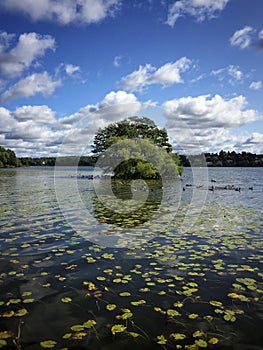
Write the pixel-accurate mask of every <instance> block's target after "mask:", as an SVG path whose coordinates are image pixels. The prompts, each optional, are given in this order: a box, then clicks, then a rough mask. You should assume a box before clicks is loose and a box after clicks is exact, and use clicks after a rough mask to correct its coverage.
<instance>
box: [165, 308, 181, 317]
mask: <svg viewBox="0 0 263 350" xmlns="http://www.w3.org/2000/svg"><path fill="white" fill-rule="evenodd" d="M166 313H167V315H168V316H171V317H175V316H180V313H179V312H178V311H177V310H173V309H169V310H167V311H166Z"/></svg>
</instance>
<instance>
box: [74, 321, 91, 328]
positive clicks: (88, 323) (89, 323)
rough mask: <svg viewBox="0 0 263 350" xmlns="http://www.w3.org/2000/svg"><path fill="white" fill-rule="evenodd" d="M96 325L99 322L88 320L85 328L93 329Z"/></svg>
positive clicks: (84, 324)
mask: <svg viewBox="0 0 263 350" xmlns="http://www.w3.org/2000/svg"><path fill="white" fill-rule="evenodd" d="M96 324H97V322H96V321H95V320H88V321H86V322H84V323H83V326H84V327H85V328H91V327H94V326H95V325H96ZM71 329H72V328H71Z"/></svg>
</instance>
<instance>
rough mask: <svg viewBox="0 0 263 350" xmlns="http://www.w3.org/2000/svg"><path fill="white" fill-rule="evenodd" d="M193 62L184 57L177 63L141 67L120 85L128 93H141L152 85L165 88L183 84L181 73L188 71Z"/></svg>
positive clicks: (123, 79) (124, 78)
mask: <svg viewBox="0 0 263 350" xmlns="http://www.w3.org/2000/svg"><path fill="white" fill-rule="evenodd" d="M191 63H192V61H191V60H190V59H188V58H186V57H182V58H180V59H179V60H177V61H176V62H169V63H166V64H164V65H163V66H161V67H160V68H158V69H157V68H155V67H153V66H152V65H151V64H146V65H145V66H140V67H139V69H138V70H136V71H134V72H132V73H131V74H129V75H127V76H126V77H123V78H122V79H121V81H120V83H119V85H120V86H121V87H122V88H123V89H124V90H127V91H132V92H133V91H138V90H139V91H140V90H142V89H143V88H144V87H146V86H149V85H152V84H161V85H163V86H169V85H173V84H175V83H177V84H178V83H182V82H183V79H182V77H181V73H183V72H185V71H186V70H188V69H189V68H190V66H191Z"/></svg>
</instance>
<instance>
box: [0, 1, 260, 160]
mask: <svg viewBox="0 0 263 350" xmlns="http://www.w3.org/2000/svg"><path fill="white" fill-rule="evenodd" d="M262 13H263V2H262V0H253V1H251V0H177V1H175V0H148V1H146V0H134V1H124V0H60V1H56V0H38V1H35V0H1V2H0V144H1V145H3V146H4V147H7V148H11V149H13V150H14V151H15V152H16V154H17V155H19V156H33V157H38V156H55V155H56V154H57V153H58V152H60V153H61V151H60V150H61V145H63V144H64V145H65V144H69V143H70V144H71V147H65V146H64V147H62V148H63V152H64V153H67V154H76V153H77V152H79V149H80V148H81V147H80V146H84V145H85V146H86V150H87V151H88V145H89V144H90V143H92V139H93V136H94V134H95V133H96V131H97V129H98V128H99V127H104V126H106V125H107V124H108V123H111V122H114V121H119V120H121V119H123V118H126V117H129V116H131V115H138V116H147V117H149V118H152V119H154V120H155V122H156V123H157V124H158V125H159V126H161V127H166V129H167V131H168V134H169V137H170V142H171V143H172V144H173V147H174V150H183V151H185V152H186V153H199V152H200V151H203V152H219V151H220V150H221V149H224V150H226V151H228V150H229V151H232V150H235V151H237V152H240V151H247V152H254V153H263V127H262V126H263V101H262V96H263V94H262V93H263V64H262V62H263V20H262ZM83 128H84V130H83ZM68 141H70V142H68Z"/></svg>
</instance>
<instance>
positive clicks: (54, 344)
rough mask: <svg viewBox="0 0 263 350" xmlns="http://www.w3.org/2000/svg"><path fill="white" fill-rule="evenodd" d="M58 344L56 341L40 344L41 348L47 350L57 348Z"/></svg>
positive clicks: (46, 341)
mask: <svg viewBox="0 0 263 350" xmlns="http://www.w3.org/2000/svg"><path fill="white" fill-rule="evenodd" d="M56 344H57V342H56V341H54V340H45V341H42V342H41V343H40V346H42V348H45V349H52V348H54V347H55V346H56Z"/></svg>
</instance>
